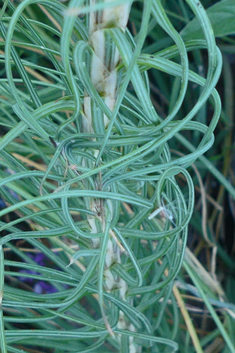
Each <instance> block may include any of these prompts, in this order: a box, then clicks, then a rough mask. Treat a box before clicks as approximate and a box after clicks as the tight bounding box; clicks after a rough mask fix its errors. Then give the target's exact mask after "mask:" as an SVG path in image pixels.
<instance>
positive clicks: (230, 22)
mask: <svg viewBox="0 0 235 353" xmlns="http://www.w3.org/2000/svg"><path fill="white" fill-rule="evenodd" d="M206 13H207V16H208V18H209V20H210V22H211V25H212V27H213V30H214V34H215V36H216V37H223V36H226V35H229V34H234V33H235V21H234V18H235V1H234V0H224V1H220V2H218V3H217V4H215V5H213V6H210V7H209V8H208V9H207V11H206ZM181 35H182V37H183V39H184V40H189V39H203V38H204V35H203V31H202V28H201V26H200V24H199V21H198V19H197V18H194V19H193V20H192V21H190V22H189V23H188V24H187V26H186V27H185V28H184V29H183V30H182V32H181Z"/></svg>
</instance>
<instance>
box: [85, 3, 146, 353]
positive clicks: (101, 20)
mask: <svg viewBox="0 0 235 353" xmlns="http://www.w3.org/2000/svg"><path fill="white" fill-rule="evenodd" d="M112 1H113V0H104V1H103V3H104V4H108V3H110V5H111V6H109V7H107V8H105V9H104V10H102V11H92V8H93V7H94V5H95V4H96V2H98V1H96V0H90V6H91V12H90V21H89V34H90V37H89V42H90V45H91V47H92V49H93V54H92V58H91V65H90V77H91V81H92V83H93V85H94V87H95V89H96V91H97V92H98V93H99V95H100V96H101V97H102V99H103V101H104V102H105V104H106V105H107V107H108V108H109V109H110V111H113V109H114V106H115V102H116V96H117V90H118V85H117V76H118V72H117V65H118V63H119V60H120V56H119V52H118V49H117V47H116V45H115V44H114V42H113V41H112V39H111V37H110V36H109V34H108V32H107V29H108V28H110V27H112V28H113V27H118V28H120V29H122V30H123V31H125V29H126V25H127V22H128V18H129V11H130V5H129V4H126V5H119V6H115V7H114V6H112V4H111V3H112ZM83 108H84V115H83V121H82V129H83V132H87V133H94V132H96V130H95V126H96V125H97V124H95V121H94V119H96V116H94V115H93V113H92V112H93V109H92V98H91V97H90V96H89V95H88V94H86V93H85V97H84V106H83ZM102 119H103V120H102V121H101V124H99V126H103V133H104V132H105V129H106V128H107V126H108V124H109V120H108V118H107V116H106V115H104V114H103V117H102ZM98 152H99V151H94V156H95V157H96V156H97V155H98ZM96 185H97V188H99V190H102V175H99V176H98V178H97V181H96ZM90 209H91V211H92V212H93V214H94V215H96V216H94V217H93V216H89V217H88V222H89V225H90V228H91V232H92V233H97V232H98V228H101V229H102V230H104V229H105V225H106V219H105V212H104V205H103V203H102V202H101V201H100V200H94V199H93V200H92V201H91V204H90ZM97 222H98V223H99V224H100V226H97ZM109 236H110V238H109V240H108V243H107V248H106V258H105V270H104V278H105V289H106V290H107V291H108V292H110V291H111V290H112V289H113V288H117V287H118V288H119V293H120V297H121V299H122V300H126V298H125V297H126V292H127V283H126V282H125V281H124V280H123V279H122V278H120V277H119V278H117V277H114V276H113V274H112V272H111V270H110V268H111V266H112V265H113V264H114V263H121V252H122V250H123V249H122V246H121V244H119V242H118V240H117V238H116V236H115V234H114V232H113V231H112V230H110V232H109ZM92 246H93V248H98V247H99V246H100V240H99V238H93V240H92ZM118 327H119V328H121V329H125V330H130V331H134V327H133V325H130V324H129V323H128V322H127V321H126V319H125V316H124V314H123V312H122V311H120V313H119V322H118ZM129 351H130V352H131V353H137V352H140V347H136V346H135V345H134V342H133V338H132V337H130V339H129Z"/></svg>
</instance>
